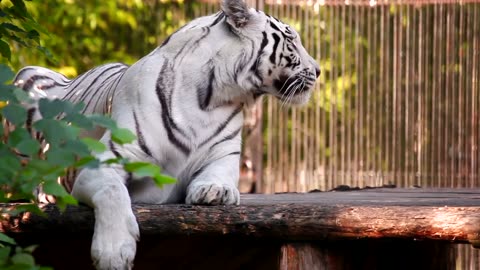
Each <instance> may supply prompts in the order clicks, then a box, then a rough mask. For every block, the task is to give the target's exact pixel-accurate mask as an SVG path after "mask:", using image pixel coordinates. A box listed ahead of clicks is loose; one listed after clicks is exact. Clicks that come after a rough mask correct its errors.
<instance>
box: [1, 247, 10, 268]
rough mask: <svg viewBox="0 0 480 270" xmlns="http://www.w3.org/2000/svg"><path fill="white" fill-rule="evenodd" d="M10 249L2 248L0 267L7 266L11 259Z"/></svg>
mask: <svg viewBox="0 0 480 270" xmlns="http://www.w3.org/2000/svg"><path fill="white" fill-rule="evenodd" d="M11 250H12V249H11V248H10V247H0V266H3V265H6V264H7V263H8V260H9V258H10V252H11Z"/></svg>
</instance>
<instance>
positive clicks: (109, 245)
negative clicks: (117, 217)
mask: <svg viewBox="0 0 480 270" xmlns="http://www.w3.org/2000/svg"><path fill="white" fill-rule="evenodd" d="M112 221H113V219H110V220H105V219H97V220H96V224H95V233H94V235H93V239H92V249H91V256H92V259H93V262H94V265H95V268H96V269H97V270H128V269H132V266H133V260H134V258H135V252H136V247H137V243H136V242H137V240H138V237H139V229H138V225H137V222H136V220H135V217H134V216H133V214H131V215H128V216H127V218H126V220H124V221H123V222H119V223H117V224H112Z"/></svg>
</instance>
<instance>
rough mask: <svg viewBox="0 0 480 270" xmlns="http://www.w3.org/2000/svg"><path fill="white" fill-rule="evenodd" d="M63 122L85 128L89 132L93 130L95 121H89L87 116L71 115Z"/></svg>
mask: <svg viewBox="0 0 480 270" xmlns="http://www.w3.org/2000/svg"><path fill="white" fill-rule="evenodd" d="M63 120H65V121H67V122H69V123H72V124H73V125H75V126H77V127H80V128H84V129H87V130H91V129H93V127H94V125H93V121H91V120H90V119H88V118H87V117H86V116H85V115H83V114H80V113H70V114H68V115H67V116H65V118H63Z"/></svg>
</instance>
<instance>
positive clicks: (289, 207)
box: [0, 204, 480, 247]
mask: <svg viewBox="0 0 480 270" xmlns="http://www.w3.org/2000/svg"><path fill="white" fill-rule="evenodd" d="M11 206H12V205H5V204H3V205H0V207H1V208H7V207H11ZM133 209H134V213H135V215H136V217H137V220H138V222H139V225H140V229H141V232H142V234H144V235H149V234H150V235H152V234H154V235H169V236H171V235H217V236H218V235H237V236H244V235H247V236H253V237H265V238H275V239H284V240H308V241H317V240H338V239H365V238H369V239H379V238H394V239H417V240H421V239H433V240H444V241H451V242H454V243H467V242H468V243H472V244H473V245H474V246H476V247H479V244H480V207H431V206H421V207H404V206H384V207H379V206H348V205H335V206H331V205H330V206H321V205H317V204H275V205H257V206H255V205H248V206H242V205H240V206H191V205H134V206H133ZM43 210H44V211H45V213H46V217H42V216H38V215H35V214H32V213H23V214H21V215H19V216H16V217H13V216H11V217H10V216H4V219H3V220H1V222H0V232H4V233H7V234H12V235H15V234H17V233H42V234H43V235H45V234H52V235H55V234H59V233H62V232H63V233H75V232H92V230H93V225H94V223H93V220H94V215H93V211H92V209H90V208H88V207H86V206H79V207H68V208H67V210H66V211H65V212H63V213H61V212H60V211H59V210H58V209H57V208H56V207H55V206H54V205H46V206H44V207H43Z"/></svg>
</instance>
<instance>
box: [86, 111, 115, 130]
mask: <svg viewBox="0 0 480 270" xmlns="http://www.w3.org/2000/svg"><path fill="white" fill-rule="evenodd" d="M87 117H88V118H89V119H90V120H92V121H93V122H94V124H95V125H98V126H101V127H104V128H107V129H109V130H113V129H116V128H117V124H116V123H115V121H113V120H112V119H111V118H110V117H108V116H105V115H99V114H92V115H88V116H87Z"/></svg>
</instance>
